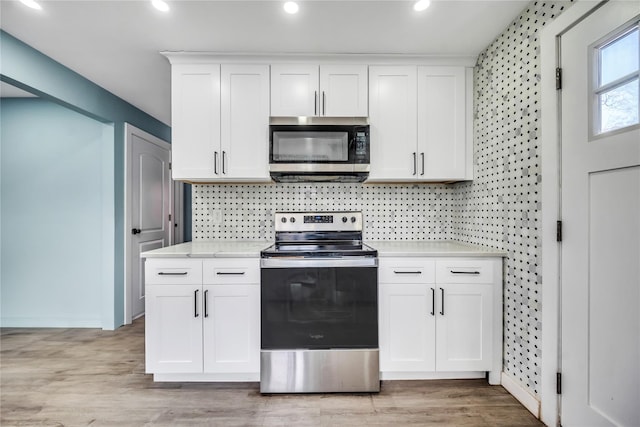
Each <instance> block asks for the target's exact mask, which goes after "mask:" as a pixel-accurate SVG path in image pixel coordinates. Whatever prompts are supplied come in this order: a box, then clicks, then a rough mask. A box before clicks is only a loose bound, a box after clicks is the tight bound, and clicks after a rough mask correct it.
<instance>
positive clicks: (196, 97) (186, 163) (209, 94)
mask: <svg viewBox="0 0 640 427" xmlns="http://www.w3.org/2000/svg"><path fill="white" fill-rule="evenodd" d="M171 98H172V99H171V116H172V117H171V122H172V123H171V141H172V142H171V144H172V152H173V160H172V161H173V168H172V172H173V179H175V180H179V179H186V180H189V179H208V178H219V177H221V170H220V169H221V159H220V156H221V155H222V153H220V65H217V64H176V65H173V66H172V67H171Z"/></svg>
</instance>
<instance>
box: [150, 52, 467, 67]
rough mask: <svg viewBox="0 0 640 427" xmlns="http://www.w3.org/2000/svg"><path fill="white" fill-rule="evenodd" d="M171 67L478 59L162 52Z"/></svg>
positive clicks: (459, 62)
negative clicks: (185, 65)
mask: <svg viewBox="0 0 640 427" xmlns="http://www.w3.org/2000/svg"><path fill="white" fill-rule="evenodd" d="M160 54H161V55H163V56H164V57H166V58H167V59H168V60H169V62H170V63H171V64H210V63H215V64H225V63H234V64H239V63H240V64H242V63H261V64H278V63H286V64H292V63H307V64H308V63H317V64H366V65H449V66H452V65H457V66H464V67H473V66H475V64H476V61H477V56H471V55H467V56H465V55H426V54H424V55H421V54H401V53H397V54H394V53H390V54H374V53H268V52H265V53H240V52H189V51H161V52H160Z"/></svg>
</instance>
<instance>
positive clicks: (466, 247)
mask: <svg viewBox="0 0 640 427" xmlns="http://www.w3.org/2000/svg"><path fill="white" fill-rule="evenodd" d="M365 243H366V244H367V245H369V246H371V247H372V248H374V249H377V250H378V256H379V257H387V256H403V257H422V256H424V257H427V256H429V257H448V256H456V257H460V256H470V257H496V256H498V257H506V256H507V252H506V251H501V250H498V249H493V248H490V247H487V246H479V245H472V244H469V243H461V242H456V241H451V240H442V241H430V240H423V241H401V240H396V241H388V240H379V241H366V242H365Z"/></svg>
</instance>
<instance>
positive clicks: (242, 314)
mask: <svg viewBox="0 0 640 427" xmlns="http://www.w3.org/2000/svg"><path fill="white" fill-rule="evenodd" d="M204 304H205V305H204V371H205V372H210V373H228V372H236V373H237V372H260V285H259V284H252V285H239V284H233V285H205V286H204Z"/></svg>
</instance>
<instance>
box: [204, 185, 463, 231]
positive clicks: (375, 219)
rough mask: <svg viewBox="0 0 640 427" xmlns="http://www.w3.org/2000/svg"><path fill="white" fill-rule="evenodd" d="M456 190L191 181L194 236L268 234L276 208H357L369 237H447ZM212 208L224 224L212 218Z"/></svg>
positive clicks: (450, 187) (292, 209) (298, 209)
mask: <svg viewBox="0 0 640 427" xmlns="http://www.w3.org/2000/svg"><path fill="white" fill-rule="evenodd" d="M454 191H455V189H454V188H453V187H452V186H444V185H429V186H424V185H362V184H256V185H246V184H238V185H228V184H224V185H223V184H221V185H194V186H193V202H192V203H193V206H192V209H193V217H192V218H193V239H194V240H208V239H236V240H264V239H268V240H271V239H273V238H274V228H273V214H274V212H276V211H308V210H317V211H331V210H361V211H363V214H364V219H365V224H364V230H365V231H364V234H365V238H366V239H368V240H445V239H450V238H451V235H450V229H451V221H450V218H451V209H452V205H453V200H454V196H453V194H454ZM216 209H219V210H221V211H222V214H223V221H222V224H215V223H214V222H213V215H212V210H216Z"/></svg>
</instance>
